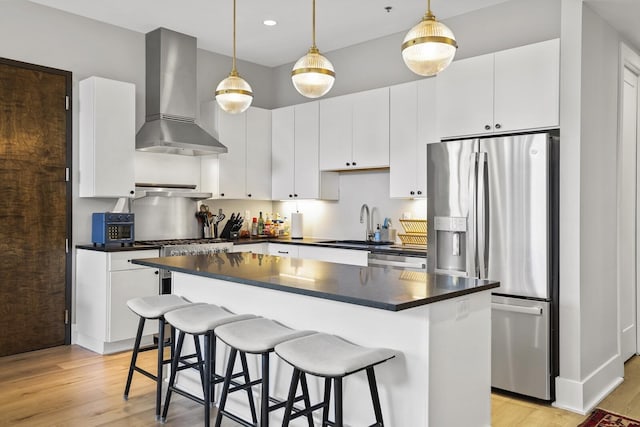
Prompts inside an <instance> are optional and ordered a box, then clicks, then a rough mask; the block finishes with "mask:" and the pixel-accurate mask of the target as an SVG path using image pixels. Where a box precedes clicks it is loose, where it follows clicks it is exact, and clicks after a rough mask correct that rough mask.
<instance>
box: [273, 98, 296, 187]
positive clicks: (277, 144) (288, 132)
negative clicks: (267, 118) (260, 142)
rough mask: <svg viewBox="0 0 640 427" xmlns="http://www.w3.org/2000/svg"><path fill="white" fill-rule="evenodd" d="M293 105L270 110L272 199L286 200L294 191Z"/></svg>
mask: <svg viewBox="0 0 640 427" xmlns="http://www.w3.org/2000/svg"><path fill="white" fill-rule="evenodd" d="M294 124H295V112H294V107H293V106H291V107H284V108H277V109H275V110H273V111H272V112H271V195H272V197H271V198H272V199H273V200H287V199H289V195H291V198H293V193H294V176H295V172H294V160H293V157H294V150H295V133H294V128H293V127H294Z"/></svg>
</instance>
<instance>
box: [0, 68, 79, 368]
mask: <svg viewBox="0 0 640 427" xmlns="http://www.w3.org/2000/svg"><path fill="white" fill-rule="evenodd" d="M70 88H71V74H70V73H69V72H65V71H60V70H53V69H49V68H45V67H39V66H34V65H30V64H24V63H20V62H16V61H11V60H6V59H2V58H0V356H5V355H8V354H16V353H23V352H26V351H31V350H37V349H42V348H46V347H53V346H57V345H62V344H65V343H67V344H68V343H69V342H70V339H69V338H70V326H69V325H68V323H70V322H68V316H69V312H68V308H69V303H70V278H69V271H70V258H69V255H68V254H67V240H66V239H69V242H70V237H71V236H70V230H71V228H70V225H71V211H70V207H71V202H70V183H69V182H68V179H67V172H68V171H67V168H68V167H69V159H70V158H71V154H70V152H71V148H70V140H71V138H70V135H71V131H70V129H71V128H70V124H71V116H70V114H69V110H70V109H69V108H68V103H67V98H66V97H67V96H69V95H70V91H71V89H70ZM69 99H70V96H69Z"/></svg>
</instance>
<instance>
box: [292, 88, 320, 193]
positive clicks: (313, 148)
mask: <svg viewBox="0 0 640 427" xmlns="http://www.w3.org/2000/svg"><path fill="white" fill-rule="evenodd" d="M319 138H320V106H319V102H318V101H315V102H309V103H306V104H301V105H296V106H295V150H294V151H295V153H294V170H295V174H294V176H295V186H294V197H296V198H299V199H317V198H319V197H320V194H319V191H320V190H319V189H320V171H319V168H318V163H319V158H318V157H319V147H318V144H319Z"/></svg>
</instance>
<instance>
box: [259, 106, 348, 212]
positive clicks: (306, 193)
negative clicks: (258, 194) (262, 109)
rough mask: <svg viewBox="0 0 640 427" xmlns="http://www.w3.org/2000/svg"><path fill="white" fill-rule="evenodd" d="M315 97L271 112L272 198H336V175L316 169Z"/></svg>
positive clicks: (316, 109) (317, 122) (317, 116)
mask: <svg viewBox="0 0 640 427" xmlns="http://www.w3.org/2000/svg"><path fill="white" fill-rule="evenodd" d="M318 138H319V106H318V101H314V102H308V103H305V104H300V105H295V106H290V107H284V108H278V109H276V110H273V114H272V138H271V140H272V155H271V165H272V171H271V173H272V175H271V176H272V181H271V183H272V198H273V200H291V199H296V198H297V199H325V200H336V199H338V175H337V173H331V172H320V171H319V169H318V152H319V148H318Z"/></svg>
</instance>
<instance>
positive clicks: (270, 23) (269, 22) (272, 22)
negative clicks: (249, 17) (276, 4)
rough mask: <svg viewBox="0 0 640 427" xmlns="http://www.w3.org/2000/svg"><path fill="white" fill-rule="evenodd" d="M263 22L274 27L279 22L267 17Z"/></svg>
mask: <svg viewBox="0 0 640 427" xmlns="http://www.w3.org/2000/svg"><path fill="white" fill-rule="evenodd" d="M262 23H263V24H264V25H266V26H267V27H273V26H274V25H276V24H277V22H276V21H274V20H273V19H265V20H264V21H262Z"/></svg>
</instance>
